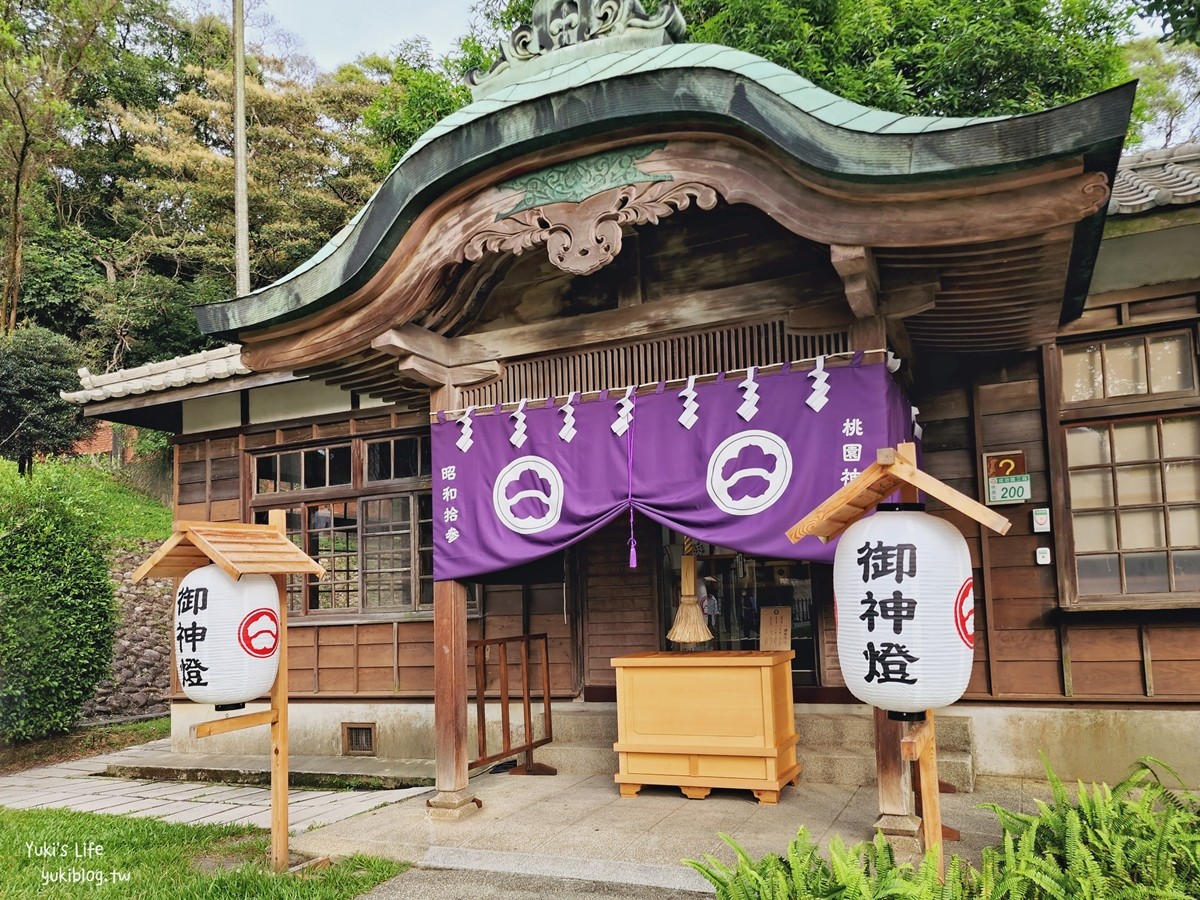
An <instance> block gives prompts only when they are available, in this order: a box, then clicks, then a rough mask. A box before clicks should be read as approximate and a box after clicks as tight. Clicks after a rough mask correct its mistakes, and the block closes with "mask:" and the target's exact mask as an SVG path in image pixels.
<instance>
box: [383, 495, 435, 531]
mask: <svg viewBox="0 0 1200 900" xmlns="http://www.w3.org/2000/svg"><path fill="white" fill-rule="evenodd" d="M430 502H432V499H431V501H430ZM408 515H409V501H408V497H393V498H392V521H393V522H396V523H398V524H401V525H407V524H408Z"/></svg>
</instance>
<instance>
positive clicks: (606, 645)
mask: <svg viewBox="0 0 1200 900" xmlns="http://www.w3.org/2000/svg"><path fill="white" fill-rule="evenodd" d="M658 529H659V526H658V525H656V524H654V523H653V522H651V521H650V520H648V519H643V518H641V517H640V516H639V517H638V519H637V520H636V531H635V535H636V538H637V542H638V546H637V550H638V565H637V568H636V569H630V568H629V519H628V518H627V517H625V516H621V517H619V518H618V519H617V521H615V522H613V523H612V524H610V525H608V526H607V527H605V528H603V529H602V530H600V531H599V532H597V533H596V534H594V535H592V537H591V538H589V539H588V540H587V541H586V542H584V544H583V545H582V546H583V550H582V552H581V554H580V556H581V558H582V565H583V572H584V587H583V595H584V602H583V608H584V617H583V635H584V637H583V641H584V690H585V696H587V690H588V688H592V687H600V688H605V689H607V688H611V689H612V690H613V691H615V690H616V684H617V681H616V673H615V672H614V671H613V668H612V665H611V663H610V660H611V659H612V658H613V657H614V656H621V655H623V654H626V653H637V652H638V651H641V650H658V649H661V644H660V637H659V635H660V634H661V633H663V632H664V631H665V627H664V626H662V625H661V623H660V622H659V617H658V599H657V598H658V582H657V574H656V573H657V568H658V559H659V535H658ZM596 696H597V699H598V698H599V697H600V696H601V695H596Z"/></svg>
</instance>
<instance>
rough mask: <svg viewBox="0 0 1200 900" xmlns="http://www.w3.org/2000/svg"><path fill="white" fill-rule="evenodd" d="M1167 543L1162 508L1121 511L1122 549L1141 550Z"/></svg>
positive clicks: (1163, 545) (1162, 545)
mask: <svg viewBox="0 0 1200 900" xmlns="http://www.w3.org/2000/svg"><path fill="white" fill-rule="evenodd" d="M1166 545H1167V537H1166V534H1165V533H1164V532H1163V514H1162V510H1161V509H1131V510H1122V511H1121V549H1122V550H1141V549H1147V548H1151V547H1153V548H1159V547H1165V546H1166Z"/></svg>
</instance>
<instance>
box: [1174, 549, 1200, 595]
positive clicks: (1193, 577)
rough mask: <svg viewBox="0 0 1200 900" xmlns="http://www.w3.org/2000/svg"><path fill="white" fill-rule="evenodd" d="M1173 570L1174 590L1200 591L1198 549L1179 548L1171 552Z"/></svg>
mask: <svg viewBox="0 0 1200 900" xmlns="http://www.w3.org/2000/svg"><path fill="white" fill-rule="evenodd" d="M1171 561H1172V566H1173V568H1174V570H1175V590H1177V591H1200V550H1180V551H1176V552H1175V553H1172V554H1171Z"/></svg>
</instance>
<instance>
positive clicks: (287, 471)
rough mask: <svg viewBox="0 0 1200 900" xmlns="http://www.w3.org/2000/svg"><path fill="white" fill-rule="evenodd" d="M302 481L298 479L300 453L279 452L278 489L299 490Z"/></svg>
mask: <svg viewBox="0 0 1200 900" xmlns="http://www.w3.org/2000/svg"><path fill="white" fill-rule="evenodd" d="M301 484H302V482H301V479H300V454H299V453H280V454H279V489H280V490H281V491H295V490H299V489H300V486H301Z"/></svg>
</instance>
